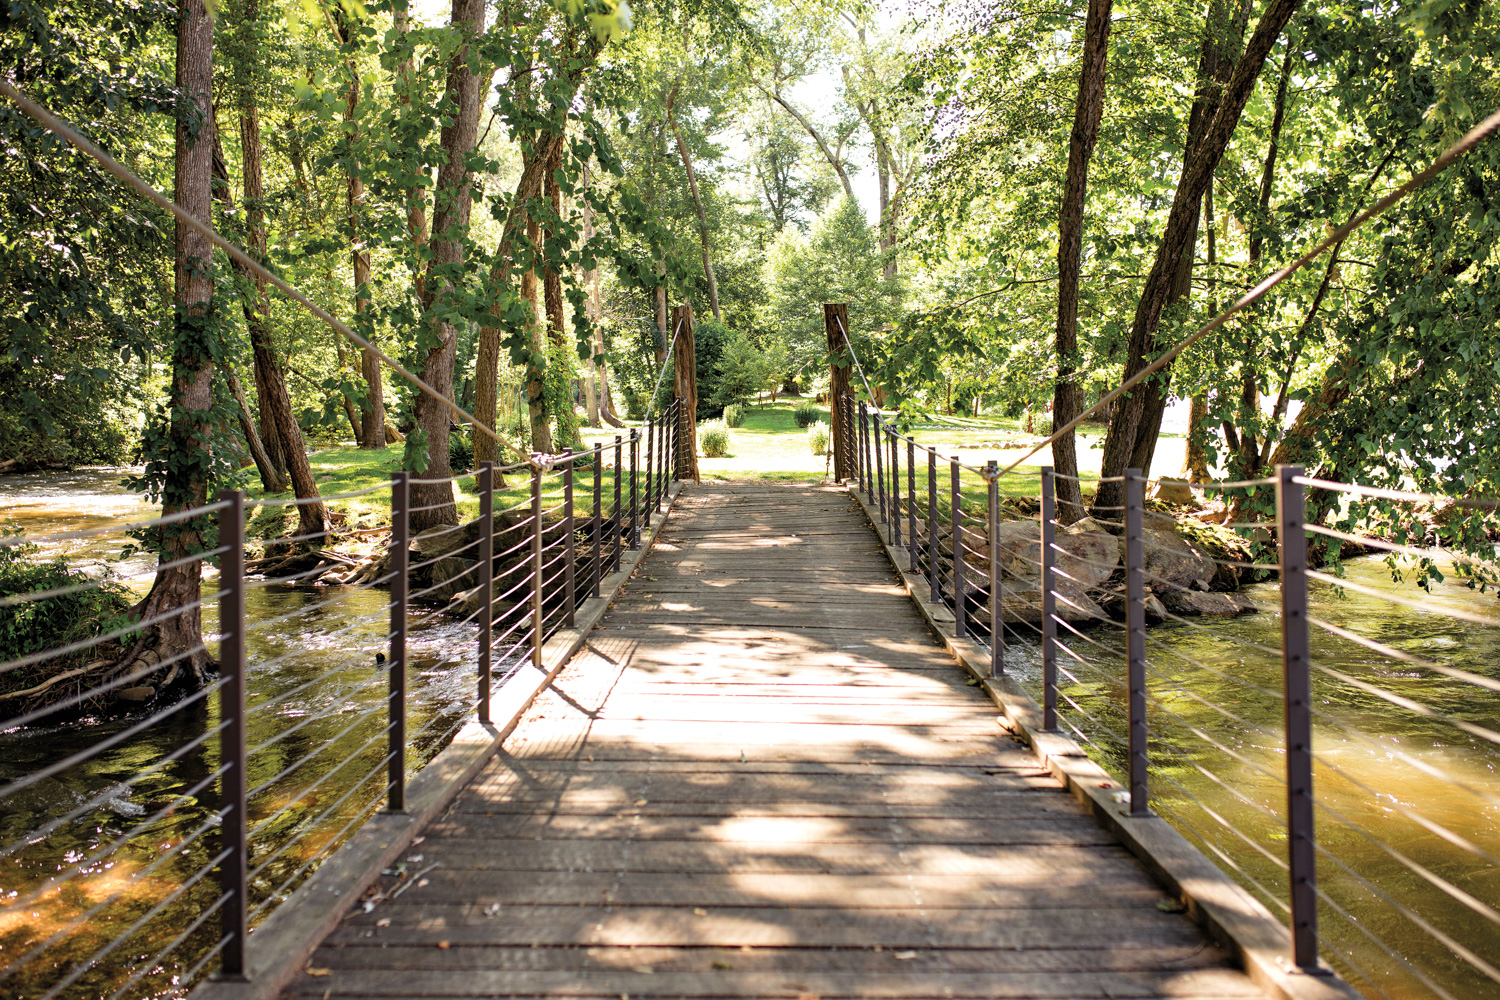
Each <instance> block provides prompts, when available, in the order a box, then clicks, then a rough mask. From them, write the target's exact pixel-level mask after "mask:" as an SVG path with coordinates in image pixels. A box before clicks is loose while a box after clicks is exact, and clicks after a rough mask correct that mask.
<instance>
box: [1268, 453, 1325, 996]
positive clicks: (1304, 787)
mask: <svg viewBox="0 0 1500 1000" xmlns="http://www.w3.org/2000/svg"><path fill="white" fill-rule="evenodd" d="M1301 475H1302V467H1301V466H1299V465H1279V466H1277V467H1276V512H1277V517H1278V520H1279V521H1280V525H1279V529H1280V530H1279V531H1278V532H1277V534H1278V536H1279V541H1280V550H1281V558H1280V562H1281V659H1282V679H1283V683H1284V685H1285V708H1284V711H1285V720H1284V721H1285V725H1286V822H1287V831H1286V832H1287V838H1286V840H1287V861H1288V863H1289V866H1290V872H1289V881H1290V885H1291V905H1292V914H1291V920H1292V964H1293V965H1295V966H1297V968H1299V969H1301V970H1303V971H1304V972H1321V971H1322V969H1321V967H1320V966H1319V965H1318V894H1317V885H1318V881H1317V860H1318V856H1317V848H1316V846H1315V845H1316V843H1317V842H1316V840H1315V832H1314V828H1313V804H1314V803H1313V759H1312V678H1311V674H1310V667H1311V664H1312V649H1311V646H1310V644H1309V642H1308V636H1307V615H1308V608H1307V525H1306V520H1305V519H1306V517H1307V500H1306V497H1305V495H1304V493H1303V489H1302V484H1301V483H1299V482H1297V478H1298V477H1299V476H1301Z"/></svg>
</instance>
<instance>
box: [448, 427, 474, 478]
mask: <svg viewBox="0 0 1500 1000" xmlns="http://www.w3.org/2000/svg"><path fill="white" fill-rule="evenodd" d="M448 467H449V468H450V469H452V470H453V471H454V472H468V471H469V470H470V469H472V468H473V467H474V444H473V442H471V441H470V440H469V436H468V435H467V434H464V433H454V434H449V435H448Z"/></svg>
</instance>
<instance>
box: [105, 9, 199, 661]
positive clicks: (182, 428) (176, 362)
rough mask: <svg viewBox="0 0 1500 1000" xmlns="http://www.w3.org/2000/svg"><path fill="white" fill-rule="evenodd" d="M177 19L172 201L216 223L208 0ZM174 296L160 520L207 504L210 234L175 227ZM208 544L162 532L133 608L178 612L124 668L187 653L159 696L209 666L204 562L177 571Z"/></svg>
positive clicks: (188, 529) (184, 529)
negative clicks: (180, 102) (178, 105)
mask: <svg viewBox="0 0 1500 1000" xmlns="http://www.w3.org/2000/svg"><path fill="white" fill-rule="evenodd" d="M178 10H179V12H180V16H179V20H178V22H177V86H178V88H179V90H180V91H181V92H182V94H183V95H184V96H185V97H186V99H187V100H188V101H190V102H191V103H192V105H193V107H194V110H195V111H196V112H197V113H198V115H199V118H198V121H199V123H200V124H199V127H198V132H197V135H196V136H193V135H190V134H189V131H188V127H187V126H186V125H184V124H183V122H182V121H181V120H180V119H179V120H178V122H177V149H176V158H175V165H174V171H175V178H174V192H173V200H174V201H176V202H177V203H178V204H179V205H181V206H182V207H183V208H184V209H186V210H187V211H188V212H189V213H191V214H192V215H194V216H195V217H197V218H198V219H200V220H202V221H203V222H205V223H208V224H210V225H212V223H213V215H212V204H213V148H214V144H213V141H212V138H213V128H214V122H213V106H212V103H211V102H212V99H213V44H214V29H213V20H212V19H211V18H210V17H209V15H208V10H207V8H206V6H205V2H204V0H182V3H181V4H180V6H179V7H178ZM176 237H177V238H176V268H175V274H174V292H175V294H174V299H175V308H176V321H175V323H174V337H173V343H172V382H171V386H170V389H169V392H170V395H171V405H170V407H169V416H168V417H167V419H168V421H169V423H168V426H167V441H166V448H167V450H168V455H166V456H163V458H165V459H167V461H166V463H165V464H166V474H165V482H164V483H163V484H162V485H163V493H162V514H163V515H164V516H165V515H170V514H175V513H177V512H179V511H182V510H186V509H189V508H192V507H198V506H202V505H203V504H204V503H205V501H206V500H207V497H208V481H207V478H206V469H207V468H208V464H209V462H208V458H209V456H208V455H207V454H206V451H207V449H208V447H209V443H208V442H209V440H210V439H209V412H210V410H211V408H212V406H213V374H214V363H213V356H212V353H211V350H212V347H211V344H209V343H207V342H206V341H207V340H208V338H211V337H213V336H215V334H214V332H213V323H214V316H213V290H214V283H213V274H212V271H211V269H212V267H213V248H212V245H211V244H210V243H209V242H208V240H207V239H206V238H204V237H203V236H200V235H199V234H198V233H196V232H194V231H193V230H191V229H189V228H188V227H187V226H186V225H184V224H183V223H182V222H181V221H179V222H178V223H177V233H176ZM207 547H208V546H207V544H206V542H205V540H204V538H203V534H202V523H201V521H200V520H193V521H187V522H183V523H180V524H178V525H174V526H172V527H171V528H170V529H168V530H166V531H164V532H163V533H162V539H161V556H160V561H159V563H158V569H157V571H156V578H155V579H154V580H153V581H152V584H151V590H150V592H149V593H147V595H146V597H145V598H144V599H143V600H142V601H141V602H140V604H138V605H137V606H136V609H135V610H136V614H137V615H138V617H139V618H140V619H146V618H154V617H157V616H159V615H164V614H168V613H170V612H173V611H176V612H177V613H176V614H175V615H173V616H172V617H170V618H168V619H167V620H166V621H164V622H160V623H158V624H156V625H153V626H151V627H150V628H149V629H148V630H147V635H146V636H145V637H143V638H142V639H141V640H140V641H139V642H137V644H136V645H135V646H134V647H133V648H132V649H131V650H130V651H129V653H128V654H127V655H126V657H125V658H124V661H123V663H122V666H123V668H124V669H126V670H130V671H132V672H134V671H136V670H138V669H139V668H138V667H137V665H136V664H137V660H136V657H137V656H139V655H140V654H141V653H142V651H143V650H144V649H145V647H146V646H148V645H149V646H152V647H154V650H153V652H154V653H155V655H156V656H157V657H158V658H162V659H164V658H166V657H168V656H173V655H177V654H183V653H187V655H186V656H185V657H184V658H183V659H182V660H180V661H178V662H177V663H176V664H174V665H173V667H172V668H171V670H170V672H169V674H168V675H167V676H164V677H161V678H153V682H154V683H155V686H156V687H157V689H158V690H160V689H162V688H165V687H168V686H170V685H171V684H172V683H173V682H175V681H176V679H177V677H178V676H179V674H180V673H181V672H182V670H183V669H184V668H186V670H187V671H188V674H189V676H190V678H191V680H192V681H193V682H194V683H197V684H200V685H201V684H202V683H203V682H204V681H205V680H206V679H207V678H206V674H207V670H208V667H209V662H210V661H209V657H208V651H207V650H205V649H197V651H196V652H192V653H188V650H193V649H195V648H196V647H201V646H202V645H203V628H202V621H201V613H200V609H199V608H197V607H196V606H194V605H195V604H196V602H197V601H198V599H199V597H200V596H201V594H202V572H203V564H202V563H201V562H197V561H191V562H185V563H182V564H181V565H177V563H179V562H180V561H181V560H183V559H184V558H185V557H188V556H191V555H193V554H194V553H197V552H202V551H203V550H204V549H206V548H207Z"/></svg>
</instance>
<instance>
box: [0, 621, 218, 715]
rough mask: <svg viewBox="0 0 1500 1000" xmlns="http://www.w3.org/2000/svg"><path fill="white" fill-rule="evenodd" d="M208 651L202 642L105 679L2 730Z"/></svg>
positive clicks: (48, 704) (72, 704)
mask: <svg viewBox="0 0 1500 1000" xmlns="http://www.w3.org/2000/svg"><path fill="white" fill-rule="evenodd" d="M206 652H208V647H207V646H206V645H204V644H203V643H201V642H200V643H198V645H196V646H194V647H193V648H192V649H185V650H183V651H182V652H180V653H174V654H172V655H171V656H170V657H168V658H167V659H165V660H161V661H159V662H157V663H151V664H147V665H146V666H145V667H142V668H141V669H140V670H136V671H133V672H131V673H128V674H125V675H123V676H121V677H116V678H115V679H114V680H110V681H105V682H104V683H103V684H100V685H98V686H97V687H92V688H90V689H89V690H87V691H81V692H79V693H78V694H74V695H70V696H68V697H67V698H64V699H63V700H61V701H54V702H49V703H47V704H46V705H43V706H42V707H40V708H35V709H32V710H31V711H30V712H27V713H26V714H24V715H18V716H16V717H14V718H11V719H6V720H4V721H3V722H0V732H4V731H6V730H8V729H16V728H18V727H20V726H27V725H30V724H31V723H33V722H35V721H37V720H38V719H45V718H46V717H47V716H49V715H52V714H54V713H57V712H61V711H64V710H65V709H69V708H72V707H73V706H74V705H80V704H82V703H83V702H86V701H88V700H89V699H91V698H97V697H99V696H100V695H101V694H107V693H108V692H110V691H113V690H115V689H116V688H122V687H126V686H128V685H130V684H133V683H134V682H136V681H138V680H140V679H141V678H143V677H149V676H150V675H151V674H154V673H155V672H156V671H158V670H161V669H163V668H164V667H170V666H171V665H172V664H174V663H177V662H179V661H180V660H185V659H187V658H188V657H190V656H195V655H196V654H198V653H206ZM59 676H61V675H59Z"/></svg>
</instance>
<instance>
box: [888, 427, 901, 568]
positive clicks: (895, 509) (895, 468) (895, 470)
mask: <svg viewBox="0 0 1500 1000" xmlns="http://www.w3.org/2000/svg"><path fill="white" fill-rule="evenodd" d="M888 437H889V439H890V441H889V443H890V448H891V455H890V458H891V547H892V548H895V549H899V548H900V547H901V462H900V457H901V450H900V448H899V447H898V444H897V438H896V432H895V431H894V430H892V431H891V433H890V434H889V435H888Z"/></svg>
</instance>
